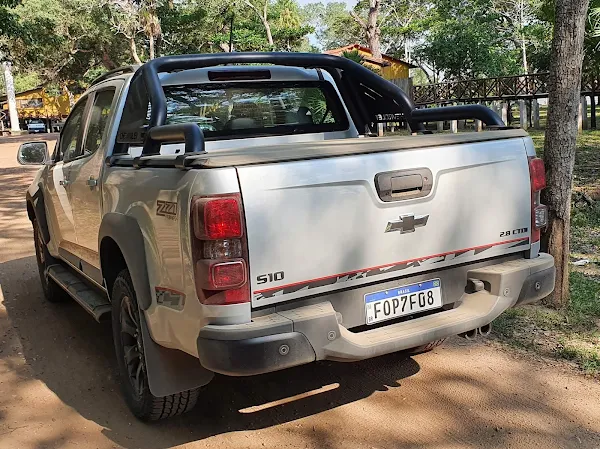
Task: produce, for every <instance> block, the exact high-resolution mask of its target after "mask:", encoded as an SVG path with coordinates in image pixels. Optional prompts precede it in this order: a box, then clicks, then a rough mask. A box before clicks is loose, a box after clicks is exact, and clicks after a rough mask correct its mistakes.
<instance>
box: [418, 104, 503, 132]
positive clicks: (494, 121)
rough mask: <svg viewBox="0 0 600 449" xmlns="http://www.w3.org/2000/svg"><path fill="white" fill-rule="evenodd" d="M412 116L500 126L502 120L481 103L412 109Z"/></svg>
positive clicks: (431, 119)
mask: <svg viewBox="0 0 600 449" xmlns="http://www.w3.org/2000/svg"><path fill="white" fill-rule="evenodd" d="M412 118H413V120H415V121H418V122H421V123H422V122H441V121H444V120H466V119H477V120H481V121H482V122H483V123H485V124H486V126H488V127H495V128H502V127H504V122H503V121H502V119H501V118H500V116H499V115H498V114H496V113H495V112H494V111H492V110H491V109H490V108H487V107H485V106H483V105H481V104H467V105H462V106H446V107H443V108H425V109H415V110H413V111H412Z"/></svg>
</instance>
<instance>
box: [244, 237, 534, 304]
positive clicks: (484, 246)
mask: <svg viewBox="0 0 600 449" xmlns="http://www.w3.org/2000/svg"><path fill="white" fill-rule="evenodd" d="M528 239H529V237H521V238H518V239H512V240H505V241H504V242H496V243H489V244H487V245H480V246H473V247H471V248H464V249H457V250H454V251H448V252H447V253H440V254H433V255H431V256H424V257H417V258H415V259H407V260H402V261H400V262H394V263H387V264H385V265H378V266H376V267H369V268H362V269H360V270H354V271H347V272H345V273H338V274H332V275H330V276H324V277H320V278H315V279H309V280H306V281H300V282H294V283H292V284H286V285H279V286H277V287H271V288H266V289H263V290H255V291H254V294H256V293H265V292H270V291H273V290H281V289H283V288H288V287H294V286H295V285H301V284H306V283H309V282H317V281H323V280H325V279H331V278H335V277H339V276H348V275H351V274H355V273H359V272H361V271H369V270H377V269H380V268H387V267H392V266H394V265H400V264H403V263H410V262H415V261H417V260H427V259H433V258H434V257H442V256H448V255H449V254H454V253H459V252H467V251H472V250H477V249H481V248H490V247H492V246H498V245H504V244H506V243H515V242H521V241H523V240H528Z"/></svg>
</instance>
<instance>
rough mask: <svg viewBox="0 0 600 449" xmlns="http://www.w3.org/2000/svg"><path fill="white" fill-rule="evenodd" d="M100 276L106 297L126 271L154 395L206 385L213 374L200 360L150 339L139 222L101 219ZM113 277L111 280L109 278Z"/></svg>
mask: <svg viewBox="0 0 600 449" xmlns="http://www.w3.org/2000/svg"><path fill="white" fill-rule="evenodd" d="M98 243H99V245H98V247H99V250H100V265H101V270H102V277H103V278H104V279H105V283H106V284H107V285H106V287H107V290H108V292H109V296H110V294H111V293H112V284H110V285H109V282H112V283H114V281H115V279H116V277H117V275H118V274H119V272H120V271H121V270H122V269H124V268H127V269H128V270H129V274H130V275H131V282H132V283H133V289H134V290H135V295H136V298H137V302H138V306H139V307H140V309H142V310H141V313H140V320H141V326H142V338H143V342H144V356H145V360H146V368H147V370H148V373H147V374H148V385H149V387H150V391H151V392H152V394H153V395H155V396H159V397H160V396H168V395H171V394H176V393H180V392H182V391H186V390H190V389H193V388H198V387H201V386H203V385H206V384H207V383H209V382H210V380H211V379H212V377H213V375H214V373H213V372H211V371H209V370H207V369H206V368H204V367H203V366H202V365H201V364H200V361H199V360H198V359H197V358H196V357H193V356H191V355H189V354H187V353H185V352H183V351H180V350H178V349H169V348H166V347H164V346H161V345H159V344H158V343H156V342H155V341H154V340H153V339H152V336H151V332H150V329H149V325H148V321H147V319H146V314H145V311H146V310H147V309H148V308H149V307H150V305H151V304H152V292H151V288H150V287H151V286H150V280H149V276H148V265H147V260H146V250H145V244H144V236H143V234H142V230H141V229H140V226H139V223H138V221H137V220H136V219H135V218H133V217H130V216H127V215H123V214H119V213H114V212H113V213H108V214H106V215H105V216H104V218H103V219H102V223H101V225H100V232H99V235H98ZM112 276H114V278H113V277H112Z"/></svg>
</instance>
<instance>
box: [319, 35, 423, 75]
mask: <svg viewBox="0 0 600 449" xmlns="http://www.w3.org/2000/svg"><path fill="white" fill-rule="evenodd" d="M351 51H357V52H358V54H359V55H360V56H361V57H362V58H363V64H364V65H365V66H366V67H369V68H372V69H375V70H377V72H378V73H379V75H381V76H382V77H383V78H385V79H386V80H390V81H393V80H399V79H408V78H409V77H410V75H409V70H410V69H414V68H417V66H415V65H413V64H410V63H408V62H405V61H402V60H401V59H398V58H395V57H393V56H390V55H382V58H381V59H376V58H374V57H373V54H372V53H371V50H370V49H369V48H368V47H364V46H362V45H360V44H351V45H346V46H345V47H340V48H334V49H333V50H327V51H325V52H324V53H327V54H329V55H336V56H343V54H344V53H345V52H351Z"/></svg>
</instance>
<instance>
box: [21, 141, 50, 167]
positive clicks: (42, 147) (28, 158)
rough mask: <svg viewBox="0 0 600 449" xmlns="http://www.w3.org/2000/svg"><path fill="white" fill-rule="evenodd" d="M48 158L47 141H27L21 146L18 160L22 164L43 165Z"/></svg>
mask: <svg viewBox="0 0 600 449" xmlns="http://www.w3.org/2000/svg"><path fill="white" fill-rule="evenodd" d="M47 159H48V145H47V144H46V142H27V143H24V144H22V145H21V146H20V147H19V151H18V152H17V161H18V162H19V164H21V165H42V164H43V163H44V162H46V160H47Z"/></svg>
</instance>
